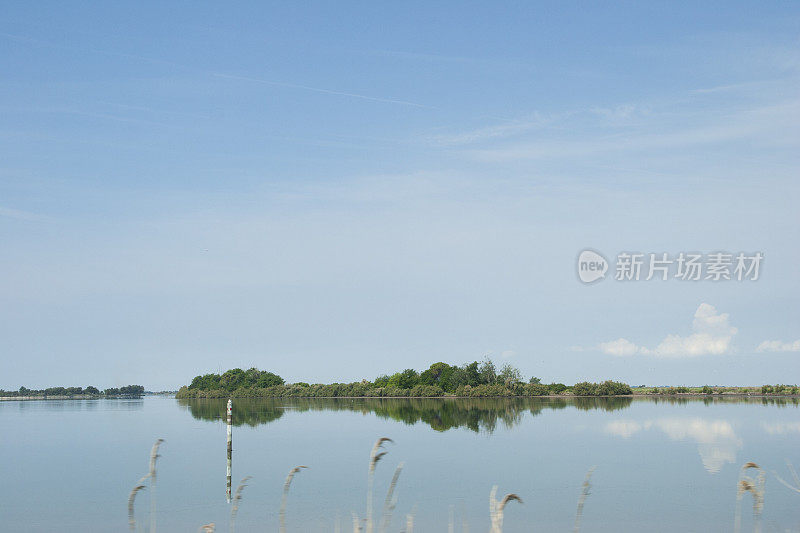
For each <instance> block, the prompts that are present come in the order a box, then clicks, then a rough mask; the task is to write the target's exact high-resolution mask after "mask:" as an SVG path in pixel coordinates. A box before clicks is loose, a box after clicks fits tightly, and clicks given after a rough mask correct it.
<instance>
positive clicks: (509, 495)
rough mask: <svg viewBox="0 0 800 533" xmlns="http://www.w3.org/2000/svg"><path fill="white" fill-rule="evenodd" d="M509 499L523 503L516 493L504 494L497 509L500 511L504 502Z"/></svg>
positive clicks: (509, 500) (504, 505)
mask: <svg viewBox="0 0 800 533" xmlns="http://www.w3.org/2000/svg"><path fill="white" fill-rule="evenodd" d="M511 501H518V502H519V503H524V502H523V501H522V498H520V497H519V496H517V495H516V494H506V495H505V497H504V498H503V501H501V502H500V505H499V506H498V509H499V510H500V511H502V510H503V509H505V507H506V504H507V503H508V502H511Z"/></svg>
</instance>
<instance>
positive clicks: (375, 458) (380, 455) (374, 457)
mask: <svg viewBox="0 0 800 533" xmlns="http://www.w3.org/2000/svg"><path fill="white" fill-rule="evenodd" d="M387 453H389V452H381V453H378V454H375V455H373V456H372V466H373V467H374V466H375V463H377V462H378V461H380V460H381V458H382V457H383V456H384V455H386V454H387Z"/></svg>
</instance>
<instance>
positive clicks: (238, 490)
mask: <svg viewBox="0 0 800 533" xmlns="http://www.w3.org/2000/svg"><path fill="white" fill-rule="evenodd" d="M251 479H252V476H245V477H243V478H242V480H241V481H240V482H239V486H238V487H236V494H235V495H234V497H233V498H234V500H236V501H237V502H238V501H239V500H241V499H242V491H243V490H244V488H245V487H246V486H247V482H248V481H250V480H251Z"/></svg>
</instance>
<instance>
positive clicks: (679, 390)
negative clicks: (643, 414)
mask: <svg viewBox="0 0 800 533" xmlns="http://www.w3.org/2000/svg"><path fill="white" fill-rule="evenodd" d="M798 391H799V389H798V386H797V385H760V386H755V387H722V386H711V385H703V386H702V387H644V386H642V387H636V388H634V389H633V393H634V394H636V395H640V394H641V395H650V394H655V395H667V396H680V395H684V396H685V395H691V396H714V395H717V396H722V395H728V396H730V395H735V396H797V395H798Z"/></svg>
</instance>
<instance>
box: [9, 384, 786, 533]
mask: <svg viewBox="0 0 800 533" xmlns="http://www.w3.org/2000/svg"><path fill="white" fill-rule="evenodd" d="M0 425H2V427H3V431H2V437H0V439H2V448H1V449H2V458H1V459H0V463H2V469H1V470H0V530H2V531H36V532H50V531H56V530H57V531H68V532H72V531H75V532H78V531H80V532H87V531H103V532H105V531H123V532H124V531H127V528H128V516H127V502H128V495H129V493H130V490H131V488H132V487H133V486H134V485H135V483H136V482H137V480H139V479H140V478H141V477H142V476H143V475H145V474H146V473H147V471H148V464H149V454H150V448H151V446H152V444H153V442H154V440H155V439H156V438H159V437H161V438H164V439H165V442H164V443H163V445H162V447H161V450H160V455H161V457H160V458H159V459H158V477H157V487H156V489H157V490H156V504H157V511H156V517H157V524H158V531H163V532H173V531H197V530H198V528H199V527H200V526H201V525H203V524H207V523H210V522H215V523H216V526H217V531H229V517H230V511H231V504H229V503H227V501H226V491H225V484H226V479H225V478H226V424H225V401H224V400H191V401H181V400H176V399H174V398H167V397H146V398H144V399H141V400H40V401H3V402H0ZM384 436H385V437H390V438H392V439H393V440H394V443H393V444H392V443H387V444H386V445H385V451H387V452H388V453H387V455H386V456H384V457H383V458H382V460H381V461H380V462H379V463H378V464H377V467H376V472H375V491H374V493H375V496H374V500H375V506H374V507H375V509H376V511H375V514H376V516H378V517H379V516H380V514H381V509H382V507H383V501H384V498H385V494H386V490H387V487H388V485H389V482H390V480H391V477H392V474H393V473H394V470H395V467H396V466H397V465H398V463H400V462H403V463H404V468H403V470H402V473H401V475H400V478H399V482H398V484H397V490H396V495H397V496H398V501H397V505H396V509H395V512H394V516H393V518H392V522H391V527H390V529H389V531H395V532H397V531H402V530H403V529H404V528H405V522H406V515H407V514H413V515H414V526H415V527H414V531H417V532H428V531H448V526H449V523H450V522H451V521H452V523H453V531H456V532H459V531H462V530H464V531H470V532H481V531H488V530H489V527H490V521H489V493H490V490H491V489H492V486H493V485H497V486H498V487H499V489H498V490H499V494H500V495H503V494H505V493H509V492H513V493H516V494H518V495H519V496H520V497H521V498H522V499H523V501H524V503H523V504H518V503H517V502H511V503H509V504H508V506H507V508H506V513H505V524H504V526H505V527H504V531H506V532H522V531H526V532H528V531H572V528H573V526H574V521H575V510H576V505H577V501H578V498H579V495H580V493H581V485H582V483H583V481H584V477H585V475H586V473H587V471H588V470H589V468H590V467H592V466H596V470H595V471H594V474H593V476H592V478H591V488H590V493H589V495H588V496H587V498H586V502H585V506H584V511H583V519H582V528H581V530H582V531H586V532H592V531H595V532H599V531H698V532H700V531H702V532H705V531H732V530H733V525H734V514H735V512H736V500H737V494H736V488H737V480H738V479H739V475H740V468H741V466H742V465H743V464H744V463H746V462H748V461H754V462H756V463H758V464H759V465H761V466H762V467H763V469H764V470H765V472H766V485H765V486H766V491H765V504H764V509H763V515H762V517H761V525H762V529H763V530H764V531H785V530H790V531H800V494H798V493H795V492H792V491H791V490H789V489H788V488H786V487H784V486H783V485H782V484H781V483H780V482H779V481H778V479H777V478H776V475H775V473H773V472H776V473H777V474H778V475H780V476H781V477H783V478H784V479H786V480H787V481H790V482H791V474H790V473H789V471H788V469H787V466H786V461H787V460H788V461H791V462H793V463H794V464H796V465H798V466H800V446H799V445H798V444H800V409H798V401H797V399H779V400H761V399H749V400H745V399H738V400H737V399H714V400H705V401H704V400H703V399H691V400H672V401H669V400H654V399H647V398H642V399H639V398H636V399H631V398H617V399H565V400H562V399H548V398H542V399H530V400H512V399H486V400H469V399H459V400H433V399H425V400H422V399H420V400H413V399H383V400H380V399H315V400H304V399H286V400H236V401H235V402H234V425H233V457H232V471H233V488H234V491H235V489H236V486H237V485H238V483H239V480H240V479H241V478H243V477H245V476H248V475H249V476H252V479H250V480H249V481H248V484H247V486H246V487H245V488H244V489H243V492H242V499H241V502H240V507H239V512H238V517H237V519H236V530H237V531H242V532H243V531H277V530H278V523H279V518H278V512H279V508H280V502H281V494H282V490H283V483H284V479H285V477H286V474H287V473H288V472H289V470H290V469H291V468H292V467H294V466H297V465H307V466H308V467H309V468H308V469H307V470H303V471H301V472H300V473H299V474H297V476H296V477H295V479H294V481H293V484H292V486H291V490H290V492H289V497H288V504H287V515H286V524H287V531H303V532H305V531H338V530H339V529H337V524H340V525H341V529H340V530H341V531H343V532H344V531H351V530H352V527H353V525H352V524H353V518H352V513H353V512H355V513H357V514H358V516H359V517H361V518H364V516H365V508H366V493H367V467H368V460H369V454H370V449H371V448H372V445H373V443H374V442H375V440H376V439H377V438H378V437H384ZM750 475H751V476H755V474H754V473H753V471H752V470H751V471H750ZM149 491H150V489H149V488H148V489H145V490H144V491H141V492H139V494H138V496H137V501H136V514H135V516H136V520H137V522H138V528H139V530H141V531H147V530H148V526H149V520H150V519H149V514H148V513H149V507H150V494H149ZM741 514H742V530H743V531H752V530H753V512H752V498H751V496H750V494H745V495H744V498H743V500H742V513H741ZM375 531H376V532H377V531H378V529H377V528H376V530H375Z"/></svg>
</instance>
